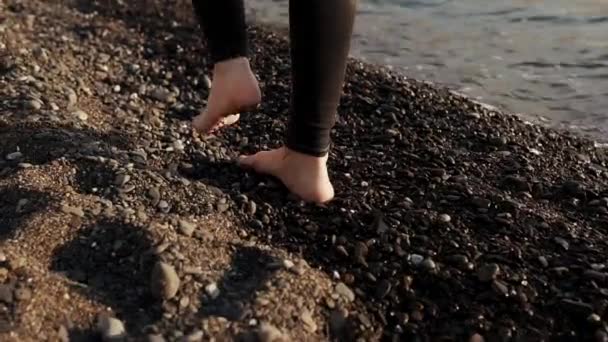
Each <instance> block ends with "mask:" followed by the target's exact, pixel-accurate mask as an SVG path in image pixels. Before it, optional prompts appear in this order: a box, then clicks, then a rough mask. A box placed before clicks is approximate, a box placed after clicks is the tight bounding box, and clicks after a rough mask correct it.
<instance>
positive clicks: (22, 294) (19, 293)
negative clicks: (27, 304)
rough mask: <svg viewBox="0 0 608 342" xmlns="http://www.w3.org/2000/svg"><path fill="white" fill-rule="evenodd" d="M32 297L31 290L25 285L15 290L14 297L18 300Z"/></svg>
mask: <svg viewBox="0 0 608 342" xmlns="http://www.w3.org/2000/svg"><path fill="white" fill-rule="evenodd" d="M31 298H32V290H30V289H28V288H27V287H23V288H19V289H16V290H15V299H17V300H18V301H27V300H30V299H31Z"/></svg>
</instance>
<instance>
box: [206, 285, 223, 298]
mask: <svg viewBox="0 0 608 342" xmlns="http://www.w3.org/2000/svg"><path fill="white" fill-rule="evenodd" d="M205 292H206V293H207V295H209V297H211V298H212V299H216V298H217V297H219V295H220V289H219V288H218V287H217V283H211V284H209V285H207V286H205Z"/></svg>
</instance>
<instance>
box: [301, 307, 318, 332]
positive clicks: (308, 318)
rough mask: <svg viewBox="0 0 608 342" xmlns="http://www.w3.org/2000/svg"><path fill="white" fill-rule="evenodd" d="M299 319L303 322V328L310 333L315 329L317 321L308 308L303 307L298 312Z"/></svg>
mask: <svg viewBox="0 0 608 342" xmlns="http://www.w3.org/2000/svg"><path fill="white" fill-rule="evenodd" d="M300 319H301V320H302V322H304V329H306V330H307V331H308V332H310V333H314V332H315V331H317V323H315V321H314V319H313V318H312V313H311V312H310V311H309V310H306V309H304V311H302V314H300Z"/></svg>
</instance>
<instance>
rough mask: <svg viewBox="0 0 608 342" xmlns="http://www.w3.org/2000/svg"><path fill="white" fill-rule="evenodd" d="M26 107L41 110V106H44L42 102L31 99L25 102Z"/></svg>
mask: <svg viewBox="0 0 608 342" xmlns="http://www.w3.org/2000/svg"><path fill="white" fill-rule="evenodd" d="M25 108H27V109H30V110H39V109H40V108H42V103H41V102H40V101H38V100H29V101H27V103H26V104H25Z"/></svg>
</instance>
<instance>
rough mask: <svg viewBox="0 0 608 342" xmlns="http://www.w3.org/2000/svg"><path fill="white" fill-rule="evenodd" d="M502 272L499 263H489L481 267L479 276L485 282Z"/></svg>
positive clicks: (478, 272)
mask: <svg viewBox="0 0 608 342" xmlns="http://www.w3.org/2000/svg"><path fill="white" fill-rule="evenodd" d="M498 274H500V267H499V266H498V265H497V264H487V265H484V266H482V267H480V268H479V270H478V271H477V278H479V281H482V282H484V283H487V282H490V281H492V280H494V279H496V277H497V276H498Z"/></svg>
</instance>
